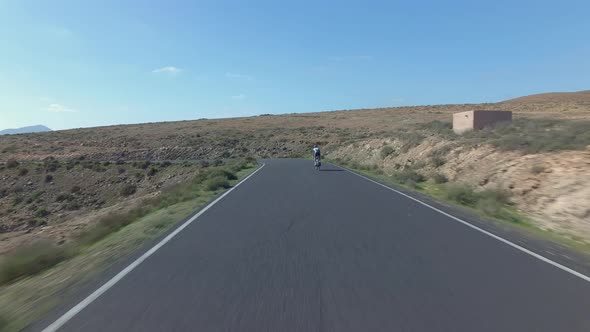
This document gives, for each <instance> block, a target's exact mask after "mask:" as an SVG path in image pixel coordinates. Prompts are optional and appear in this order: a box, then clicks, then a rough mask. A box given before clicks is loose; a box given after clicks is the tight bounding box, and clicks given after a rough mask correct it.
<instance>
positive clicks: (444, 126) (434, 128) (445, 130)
mask: <svg viewBox="0 0 590 332" xmlns="http://www.w3.org/2000/svg"><path fill="white" fill-rule="evenodd" d="M417 127H418V128H419V129H422V130H426V131H428V132H431V133H435V134H438V135H441V136H445V137H452V136H455V133H454V132H453V124H452V123H451V122H443V121H438V120H434V121H431V122H427V123H420V124H418V125H417Z"/></svg>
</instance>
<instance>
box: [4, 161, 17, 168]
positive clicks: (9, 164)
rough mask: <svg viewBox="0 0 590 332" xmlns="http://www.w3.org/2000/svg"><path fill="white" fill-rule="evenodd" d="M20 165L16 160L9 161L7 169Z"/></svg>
mask: <svg viewBox="0 0 590 332" xmlns="http://www.w3.org/2000/svg"><path fill="white" fill-rule="evenodd" d="M18 165H19V163H18V161H16V160H14V159H8V161H7V162H6V167H7V168H17V167H18Z"/></svg>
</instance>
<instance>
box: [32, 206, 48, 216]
mask: <svg viewBox="0 0 590 332" xmlns="http://www.w3.org/2000/svg"><path fill="white" fill-rule="evenodd" d="M33 215H34V216H35V217H37V218H45V217H47V216H48V215H49V211H47V209H46V208H39V209H37V210H35V213H33Z"/></svg>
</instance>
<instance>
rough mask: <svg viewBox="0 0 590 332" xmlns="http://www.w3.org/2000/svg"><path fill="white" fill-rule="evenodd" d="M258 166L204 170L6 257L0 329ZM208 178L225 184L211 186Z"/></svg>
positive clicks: (17, 325)
mask: <svg viewBox="0 0 590 332" xmlns="http://www.w3.org/2000/svg"><path fill="white" fill-rule="evenodd" d="M256 165H257V163H256V161H255V160H253V159H242V160H232V161H228V162H227V163H224V164H223V165H220V166H210V167H205V168H202V169H200V170H199V171H198V172H196V173H195V174H194V176H193V177H192V179H191V180H190V181H186V182H182V183H180V184H178V185H175V186H170V187H168V188H165V189H162V191H161V193H160V194H159V195H156V196H153V197H150V198H147V199H144V200H141V201H140V202H139V203H138V204H137V205H136V206H134V207H133V208H131V209H128V210H125V211H115V212H112V213H110V214H107V215H105V216H103V217H101V218H99V219H98V220H97V221H96V222H95V223H93V225H91V226H89V227H87V229H86V230H84V231H83V232H81V233H80V234H79V235H78V236H77V237H76V240H75V241H72V242H70V243H69V244H66V245H58V244H55V243H52V242H50V241H44V240H42V241H38V242H35V243H33V244H31V245H28V246H23V247H21V248H19V249H18V250H16V251H14V252H12V253H11V254H10V255H6V257H4V258H3V259H2V261H1V263H0V330H2V331H4V330H7V331H17V330H20V329H21V328H23V327H24V326H26V325H27V324H28V323H29V322H31V321H32V320H34V319H36V318H38V317H40V316H41V315H43V314H44V313H45V312H46V311H47V310H49V309H50V308H52V307H54V306H55V305H56V301H57V298H56V297H55V294H56V293H58V292H59V291H60V290H61V289H65V288H66V287H71V286H73V285H76V284H83V283H84V282H85V281H88V280H90V279H91V278H92V276H93V275H95V274H96V273H98V272H100V271H102V270H104V269H105V268H106V267H108V266H109V265H110V264H112V262H113V260H116V259H119V258H122V257H125V256H126V255H128V254H130V253H132V252H133V251H135V250H137V248H139V247H141V246H142V244H143V243H145V242H146V241H148V240H150V239H154V238H156V237H158V236H160V235H161V234H163V233H164V232H166V230H168V229H170V227H173V226H174V225H175V224H176V223H177V222H179V221H181V220H184V219H185V218H186V217H188V216H189V215H190V214H192V213H194V211H195V210H196V209H198V208H201V207H202V206H204V205H205V204H206V203H207V202H209V201H211V199H212V198H214V197H215V196H216V195H218V194H220V193H221V192H222V190H224V189H225V188H228V187H230V186H233V185H235V184H236V183H237V182H238V181H239V180H240V179H243V178H244V177H245V176H246V175H248V174H249V173H251V172H252V171H253V170H254V169H255V167H256ZM212 179H215V180H216V181H220V180H223V182H224V185H223V186H209V184H210V183H211V180H212ZM225 183H227V186H226V185H225ZM66 195H67V194H66ZM64 280H66V281H65V282H64ZM70 290H71V289H70ZM2 318H3V319H2Z"/></svg>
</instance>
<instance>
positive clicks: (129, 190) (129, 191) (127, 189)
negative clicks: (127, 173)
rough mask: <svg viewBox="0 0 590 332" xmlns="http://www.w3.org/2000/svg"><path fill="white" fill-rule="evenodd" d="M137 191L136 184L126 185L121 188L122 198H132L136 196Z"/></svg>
mask: <svg viewBox="0 0 590 332" xmlns="http://www.w3.org/2000/svg"><path fill="white" fill-rule="evenodd" d="M136 191H137V187H136V186H135V185H134V184H126V185H124V186H123V188H121V195H122V196H131V195H133V194H135V192H136Z"/></svg>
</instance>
